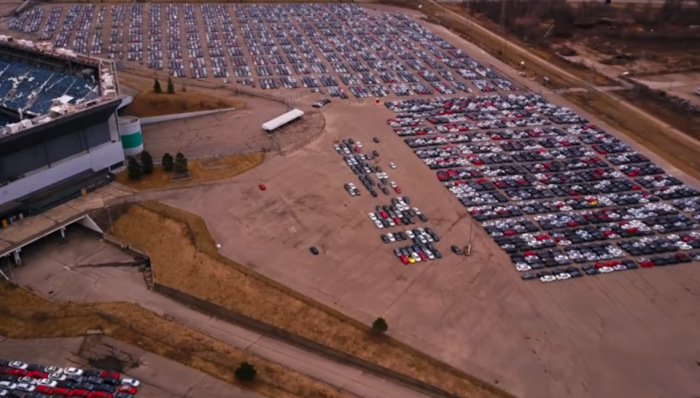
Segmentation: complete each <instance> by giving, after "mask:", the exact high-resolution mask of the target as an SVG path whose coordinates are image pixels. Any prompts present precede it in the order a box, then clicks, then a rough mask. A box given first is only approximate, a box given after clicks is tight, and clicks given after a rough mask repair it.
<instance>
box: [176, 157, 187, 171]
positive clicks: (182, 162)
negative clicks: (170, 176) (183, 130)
mask: <svg viewBox="0 0 700 398" xmlns="http://www.w3.org/2000/svg"><path fill="white" fill-rule="evenodd" d="M187 170H188V167H187V158H186V157H185V155H183V154H182V153H181V152H178V153H177V155H175V172H176V173H186V172H187Z"/></svg>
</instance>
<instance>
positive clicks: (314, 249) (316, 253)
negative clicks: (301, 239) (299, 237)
mask: <svg viewBox="0 0 700 398" xmlns="http://www.w3.org/2000/svg"><path fill="white" fill-rule="evenodd" d="M309 250H310V251H311V254H313V255H314V256H317V255H318V249H317V248H316V246H311V247H310V248H309Z"/></svg>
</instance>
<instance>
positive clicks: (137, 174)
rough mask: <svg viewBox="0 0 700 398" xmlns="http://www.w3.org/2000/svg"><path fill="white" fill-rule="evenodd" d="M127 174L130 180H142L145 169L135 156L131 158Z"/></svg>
mask: <svg viewBox="0 0 700 398" xmlns="http://www.w3.org/2000/svg"><path fill="white" fill-rule="evenodd" d="M126 174H127V175H128V176H129V179H130V180H140V179H141V177H143V169H142V168H141V165H140V164H139V162H137V161H136V159H135V158H130V159H129V164H128V165H127V167H126Z"/></svg>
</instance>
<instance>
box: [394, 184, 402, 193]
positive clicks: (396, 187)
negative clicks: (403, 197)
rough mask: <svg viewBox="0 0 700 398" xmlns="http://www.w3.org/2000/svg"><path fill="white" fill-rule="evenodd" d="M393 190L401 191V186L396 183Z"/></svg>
mask: <svg viewBox="0 0 700 398" xmlns="http://www.w3.org/2000/svg"><path fill="white" fill-rule="evenodd" d="M394 191H396V193H401V187H399V186H398V185H397V186H395V187H394Z"/></svg>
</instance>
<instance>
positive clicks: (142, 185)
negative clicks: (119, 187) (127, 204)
mask: <svg viewBox="0 0 700 398" xmlns="http://www.w3.org/2000/svg"><path fill="white" fill-rule="evenodd" d="M264 159H265V154H264V153H262V152H252V153H246V154H243V155H230V156H220V157H213V158H208V159H200V160H191V161H189V162H188V166H189V172H190V175H191V178H190V179H189V180H186V181H177V182H172V181H171V180H170V178H171V173H167V172H165V171H164V170H163V167H162V165H156V166H155V168H154V170H153V173H152V174H150V175H147V176H144V177H143V178H142V179H141V180H138V181H133V180H130V179H129V176H128V175H127V171H126V170H124V171H122V172H120V173H118V174H117V181H118V182H120V183H122V184H124V185H126V186H129V187H131V188H136V189H158V188H160V189H163V188H182V187H186V186H192V185H196V184H201V183H204V182H211V181H219V180H225V179H228V178H233V177H235V176H237V175H239V174H242V173H245V172H246V171H248V170H250V169H252V168H254V167H257V166H259V165H260V164H262V162H263V160H264Z"/></svg>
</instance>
